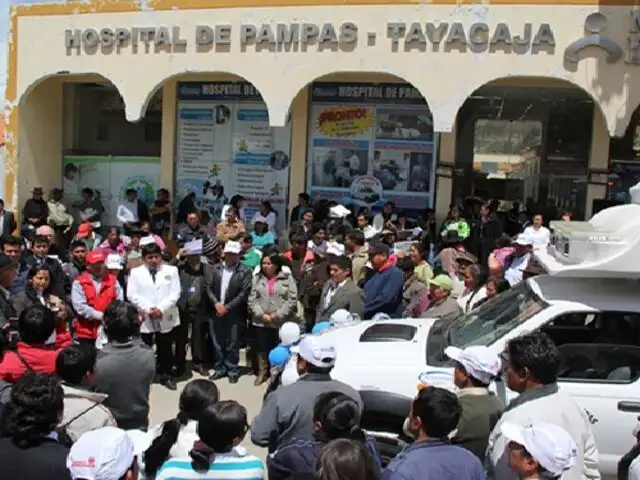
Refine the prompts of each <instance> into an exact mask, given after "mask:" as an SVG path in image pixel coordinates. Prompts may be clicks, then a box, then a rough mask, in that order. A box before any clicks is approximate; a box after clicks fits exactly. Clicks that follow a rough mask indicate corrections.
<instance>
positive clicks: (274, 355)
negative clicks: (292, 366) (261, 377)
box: [269, 345, 291, 367]
mask: <svg viewBox="0 0 640 480" xmlns="http://www.w3.org/2000/svg"><path fill="white" fill-rule="evenodd" d="M290 355H291V352H290V351H289V349H288V348H287V347H285V346H284V345H278V346H277V347H276V348H274V349H273V350H271V351H270V352H269V364H270V365H271V366H272V367H282V366H284V365H286V363H287V361H288V360H289V356H290Z"/></svg>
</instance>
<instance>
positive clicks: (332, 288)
mask: <svg viewBox="0 0 640 480" xmlns="http://www.w3.org/2000/svg"><path fill="white" fill-rule="evenodd" d="M347 280H348V279H347ZM347 280H343V281H342V282H340V283H339V284H338V285H336V284H335V283H333V282H332V283H331V285H330V286H329V288H328V289H327V295H326V296H325V297H324V308H327V307H328V306H329V303H331V299H332V298H333V296H334V295H335V294H336V292H337V291H338V289H339V288H342V287H343V286H344V284H345V283H347Z"/></svg>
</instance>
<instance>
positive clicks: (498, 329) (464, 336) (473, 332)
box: [446, 281, 549, 348]
mask: <svg viewBox="0 0 640 480" xmlns="http://www.w3.org/2000/svg"><path fill="white" fill-rule="evenodd" d="M548 307H549V304H548V303H547V302H545V301H544V300H542V299H541V298H540V297H539V296H538V295H537V294H536V293H535V292H534V291H533V290H532V289H531V287H530V286H529V282H526V281H525V282H521V283H520V284H519V285H516V286H515V287H513V288H511V289H509V290H507V291H506V292H504V293H502V294H500V295H498V296H497V297H495V298H493V299H491V300H489V301H488V302H486V303H484V304H482V305H481V306H480V307H478V308H477V309H475V310H473V311H471V312H469V313H467V314H466V315H460V316H459V317H458V318H457V319H456V320H455V321H454V322H453V324H452V325H451V327H449V330H448V331H447V333H446V336H447V340H448V342H447V343H449V345H453V346H455V347H459V348H465V347H469V346H472V345H484V346H489V345H491V344H492V343H494V342H495V341H496V340H498V339H499V338H501V337H502V336H503V335H505V334H506V333H507V332H509V331H511V330H513V329H514V328H515V327H516V326H518V325H520V324H521V323H524V322H526V321H527V320H529V319H530V318H531V317H533V316H534V315H537V314H538V313H540V312H541V311H542V310H544V309H545V308H548Z"/></svg>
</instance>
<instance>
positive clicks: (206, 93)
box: [178, 82, 262, 102]
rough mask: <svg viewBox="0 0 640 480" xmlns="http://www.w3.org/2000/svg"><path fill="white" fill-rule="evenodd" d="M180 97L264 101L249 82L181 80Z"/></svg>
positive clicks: (192, 99) (194, 99) (207, 99)
mask: <svg viewBox="0 0 640 480" xmlns="http://www.w3.org/2000/svg"><path fill="white" fill-rule="evenodd" d="M178 99H179V100H191V101H211V100H239V101H242V100H247V101H259V102H261V101H262V96H261V95H260V92H259V91H258V90H256V88H255V87H254V86H253V85H252V84H250V83H249V82H179V83H178Z"/></svg>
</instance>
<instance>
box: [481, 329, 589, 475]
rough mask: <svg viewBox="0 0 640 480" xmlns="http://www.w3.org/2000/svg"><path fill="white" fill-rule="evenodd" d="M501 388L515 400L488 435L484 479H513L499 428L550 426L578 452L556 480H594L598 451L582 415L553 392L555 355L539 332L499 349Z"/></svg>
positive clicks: (564, 397) (566, 398)
mask: <svg viewBox="0 0 640 480" xmlns="http://www.w3.org/2000/svg"><path fill="white" fill-rule="evenodd" d="M505 353H506V359H505V361H506V362H507V363H508V365H507V373H506V377H507V378H506V381H507V386H508V387H509V388H510V389H511V390H513V391H515V392H518V393H519V394H520V395H519V396H518V397H516V398H515V399H513V400H512V401H511V402H510V403H509V405H507V408H506V409H505V410H504V413H503V414H502V418H500V421H499V422H498V423H497V425H496V426H495V427H494V429H493V431H492V432H491V434H490V435H489V444H488V447H487V453H486V456H485V462H486V467H487V478H489V479H496V480H511V479H513V480H517V479H518V476H517V475H516V473H514V472H513V471H512V470H510V469H509V452H508V450H507V445H508V443H509V439H508V438H506V437H505V436H504V434H503V433H502V425H503V424H505V423H509V424H516V425H518V426H520V427H524V426H526V425H529V424H539V423H551V424H554V425H557V426H558V427H561V428H563V429H564V430H566V431H567V432H568V433H569V434H570V435H571V437H572V438H573V440H574V442H575V443H576V445H577V447H578V452H577V453H578V458H577V461H576V462H575V465H574V466H573V467H572V468H571V469H569V470H568V471H566V472H565V473H564V474H563V475H562V480H595V479H599V478H600V473H599V472H598V449H597V447H596V441H595V438H594V437H593V431H592V430H591V424H590V422H589V419H588V418H587V415H586V414H585V412H584V411H583V410H582V409H581V408H580V407H579V406H578V404H577V403H576V402H575V401H574V400H573V399H572V398H571V397H569V395H567V394H566V393H563V392H562V391H561V390H560V389H559V388H558V384H557V381H558V369H559V367H560V352H559V351H558V348H557V347H556V345H555V344H554V343H553V341H552V340H551V338H549V336H548V335H547V334H545V333H543V332H533V333H529V334H526V335H522V336H520V337H516V338H514V339H512V340H511V341H509V342H508V343H507V347H506V349H505Z"/></svg>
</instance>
